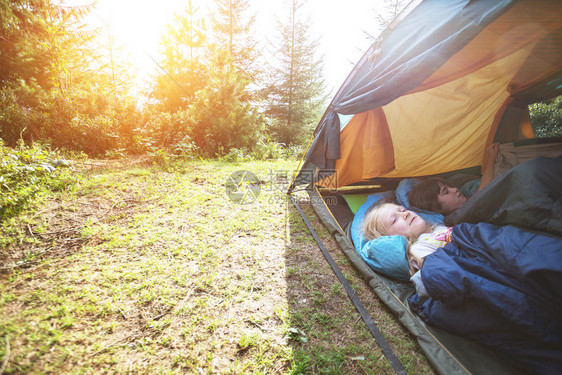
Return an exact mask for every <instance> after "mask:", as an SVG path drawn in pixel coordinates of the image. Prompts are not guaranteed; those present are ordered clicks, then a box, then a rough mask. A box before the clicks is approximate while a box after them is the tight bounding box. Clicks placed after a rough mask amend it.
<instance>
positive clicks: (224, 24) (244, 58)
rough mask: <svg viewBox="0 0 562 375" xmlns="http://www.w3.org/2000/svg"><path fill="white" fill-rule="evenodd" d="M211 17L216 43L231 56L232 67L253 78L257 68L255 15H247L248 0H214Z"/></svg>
mask: <svg viewBox="0 0 562 375" xmlns="http://www.w3.org/2000/svg"><path fill="white" fill-rule="evenodd" d="M215 5H216V10H215V13H214V14H213V15H211V19H212V22H213V31H214V32H215V33H214V36H215V39H216V43H217V45H218V46H219V47H220V48H223V49H225V50H226V51H228V53H229V54H230V56H231V60H232V64H233V67H235V68H236V69H237V70H238V71H239V72H241V73H242V74H243V75H245V76H247V77H250V78H251V79H253V77H255V75H256V74H255V73H256V69H257V64H256V61H257V58H258V53H257V44H258V43H257V41H256V40H255V39H254V37H253V35H252V27H253V25H254V21H255V16H253V15H248V14H247V12H248V9H249V3H248V0H215Z"/></svg>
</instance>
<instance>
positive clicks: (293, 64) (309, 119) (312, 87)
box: [265, 0, 326, 145]
mask: <svg viewBox="0 0 562 375" xmlns="http://www.w3.org/2000/svg"><path fill="white" fill-rule="evenodd" d="M289 1H290V2H289V4H288V10H289V12H288V17H287V20H286V22H285V23H284V24H283V23H281V22H280V23H279V26H280V39H281V40H280V43H279V48H278V49H277V50H276V51H275V52H274V55H273V56H275V58H276V59H277V60H276V61H275V65H274V66H273V67H272V68H271V72H270V73H271V74H270V76H271V78H272V79H271V81H270V82H269V83H268V85H267V87H266V89H265V95H266V96H267V98H268V104H267V109H266V115H267V116H268V117H269V118H270V119H271V125H270V130H271V132H272V135H273V138H274V140H275V141H277V142H280V143H283V144H285V145H289V144H298V143H302V142H303V136H304V134H305V133H307V130H308V129H309V128H311V127H312V126H314V124H315V123H316V121H317V120H318V117H319V111H320V110H321V108H322V106H323V104H324V102H325V100H326V95H325V81H324V78H323V71H322V69H323V64H322V61H321V60H320V59H318V58H317V57H316V51H317V49H318V45H319V42H318V41H316V40H312V39H311V32H310V26H309V25H310V17H305V15H304V14H303V13H304V9H303V7H304V5H305V3H306V0H289Z"/></svg>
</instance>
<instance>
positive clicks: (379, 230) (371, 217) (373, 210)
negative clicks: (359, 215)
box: [361, 201, 393, 241]
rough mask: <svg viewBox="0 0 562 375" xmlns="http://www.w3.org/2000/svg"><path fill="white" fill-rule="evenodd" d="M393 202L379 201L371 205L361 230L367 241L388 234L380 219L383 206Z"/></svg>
mask: <svg viewBox="0 0 562 375" xmlns="http://www.w3.org/2000/svg"><path fill="white" fill-rule="evenodd" d="M389 204H393V203H392V202H388V201H385V202H378V203H375V204H374V205H372V206H371V207H369V209H368V210H367V212H366V213H365V217H364V218H363V223H361V231H362V232H363V236H364V237H365V239H366V240H367V241H370V240H374V239H375V238H379V237H382V236H386V228H385V227H384V225H383V224H382V220H380V215H381V211H382V210H381V208H383V207H385V206H388V205H389Z"/></svg>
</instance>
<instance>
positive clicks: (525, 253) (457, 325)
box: [409, 223, 562, 374]
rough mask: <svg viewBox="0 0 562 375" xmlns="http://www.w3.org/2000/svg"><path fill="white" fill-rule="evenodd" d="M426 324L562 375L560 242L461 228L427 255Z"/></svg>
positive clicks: (422, 306)
mask: <svg viewBox="0 0 562 375" xmlns="http://www.w3.org/2000/svg"><path fill="white" fill-rule="evenodd" d="M421 275H422V279H423V282H424V285H425V287H426V289H427V292H428V294H429V295H430V296H431V297H430V298H429V299H426V300H422V299H420V297H419V296H418V295H417V294H416V295H414V296H413V297H411V298H410V301H409V302H410V306H411V307H412V309H413V310H414V311H416V313H417V314H418V315H419V316H420V317H421V318H422V319H423V320H424V321H426V322H427V323H429V324H432V325H435V326H438V327H440V328H442V329H445V330H447V331H450V332H453V333H456V334H460V335H463V336H465V337H468V338H471V339H474V340H476V341H478V342H480V343H482V344H485V345H489V346H492V347H494V348H496V349H498V350H499V351H500V353H502V354H504V355H506V360H508V361H516V362H518V363H519V364H523V365H524V366H526V368H527V370H528V371H531V372H532V373H540V374H543V373H544V374H551V373H552V374H554V373H557V374H561V373H562V240H561V239H560V238H559V237H556V236H550V235H544V234H538V233H533V232H529V231H525V230H522V229H520V228H517V227H513V226H504V227H498V226H495V225H493V224H487V223H478V224H468V223H462V224H459V225H457V226H455V227H454V228H453V237H452V241H451V242H450V243H449V244H447V245H446V246H445V247H443V248H439V249H438V250H437V251H435V252H434V253H432V254H430V255H428V256H427V257H425V261H424V264H423V268H422V270H421Z"/></svg>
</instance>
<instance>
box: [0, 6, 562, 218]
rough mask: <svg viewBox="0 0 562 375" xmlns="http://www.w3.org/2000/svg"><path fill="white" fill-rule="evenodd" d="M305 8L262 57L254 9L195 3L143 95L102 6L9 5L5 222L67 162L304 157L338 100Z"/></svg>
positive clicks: (5, 9) (174, 25) (0, 106)
mask: <svg viewBox="0 0 562 375" xmlns="http://www.w3.org/2000/svg"><path fill="white" fill-rule="evenodd" d="M305 3H306V1H304V0H291V1H288V2H286V4H285V5H286V14H284V15H280V16H279V19H278V25H277V28H278V30H277V31H278V33H277V38H276V39H275V40H272V41H270V45H269V46H263V45H261V44H260V42H258V39H257V37H256V31H255V29H254V28H253V24H254V21H255V18H254V15H252V14H251V13H250V11H249V9H250V8H249V3H248V0H236V1H227V0H216V1H214V2H213V7H211V8H210V9H211V13H210V14H206V15H205V17H204V16H203V14H201V11H200V9H199V8H198V7H197V6H195V5H194V4H193V3H192V1H191V0H189V1H187V2H186V6H185V8H184V9H183V11H181V12H178V13H176V15H175V17H174V19H173V20H172V22H171V23H169V24H168V26H167V32H166V33H165V34H164V35H163V36H162V39H161V43H160V44H161V52H162V58H161V59H160V60H159V61H156V60H154V72H153V74H152V75H151V79H150V82H148V84H147V85H146V86H145V87H143V88H142V90H139V89H138V87H134V86H133V82H134V81H135V77H134V76H133V74H134V72H133V71H132V70H131V69H130V67H129V66H128V64H127V62H126V61H125V60H123V59H122V58H121V57H120V54H119V48H120V46H119V44H118V43H117V42H116V41H115V40H114V39H113V38H112V35H111V33H109V34H108V33H107V30H104V29H103V28H101V29H91V28H88V27H86V26H87V19H88V18H87V17H88V16H91V15H92V14H93V13H94V12H95V6H96V4H95V2H94V3H91V4H89V5H81V6H70V5H65V3H64V2H61V3H56V2H52V1H38V0H23V1H21V0H1V2H0V4H1V10H2V12H1V18H0V22H1V30H0V50H1V51H2V53H1V54H0V139H1V140H2V143H3V145H2V147H3V148H2V153H1V157H2V164H1V167H0V168H1V171H0V172H1V174H0V179H2V180H1V181H2V186H3V191H4V192H5V193H4V194H2V198H1V199H2V204H1V207H2V215H4V214H5V213H6V212H8V211H10V210H11V209H12V208H13V207H17V206H18V205H19V203H17V202H20V201H22V202H23V201H25V200H26V199H27V198H26V197H27V196H28V195H30V196H31V195H33V193H32V191H33V190H34V189H35V187H33V186H34V184H33V183H31V184H27V183H23V181H27V182H30V181H31V180H30V179H29V178H28V177H29V176H35V177H36V178H38V179H42V178H46V179H51V178H54V177H52V176H51V177H48V176H47V175H49V174H50V173H51V172H52V171H53V170H54V169H55V168H57V167H58V166H60V165H62V166H64V165H65V162H64V159H65V157H63V156H62V153H64V154H65V155H66V156H67V157H71V156H70V155H75V156H76V155H78V156H79V155H82V156H83V157H90V158H116V157H125V156H132V155H149V156H151V157H154V158H156V159H159V160H170V159H178V158H179V159H187V160H191V159H200V158H202V159H209V158H211V159H213V158H219V159H221V160H226V161H229V160H230V161H236V160H244V159H256V160H266V159H270V158H274V159H275V158H286V157H296V158H298V157H299V156H300V155H302V153H303V152H304V148H305V146H306V144H307V141H308V140H309V138H310V136H311V134H312V131H313V129H314V128H315V126H316V124H317V122H318V120H319V118H320V116H321V115H322V113H323V110H324V109H325V107H326V105H327V103H328V100H329V94H330V93H329V92H328V90H327V85H326V81H325V78H324V71H323V61H322V58H321V57H319V56H318V55H319V51H318V44H319V41H318V40H315V39H314V38H313V36H312V34H311V30H310V15H309V14H307V13H306V12H305V11H304V10H303V9H304V8H303V5H304V4H305ZM405 3H406V2H405V1H388V2H387V10H388V13H387V14H385V16H386V21H385V17H383V16H381V15H379V14H377V15H376V16H377V20H376V21H377V22H378V23H379V24H381V25H382V26H384V24H385V22H386V23H388V20H389V19H392V18H393V17H394V16H395V15H396V14H398V12H399V11H400V9H401V8H402V7H403V6H404V5H405ZM371 38H372V37H371ZM265 47H267V48H268V50H270V53H269V55H268V56H269V57H268V58H266V57H265V54H264V53H263V50H264V48H265ZM561 108H562V100H561V98H556V99H554V100H552V101H550V102H547V103H536V104H533V105H532V106H531V116H532V121H533V124H534V127H535V132H536V133H537V134H538V135H539V136H542V137H549V136H559V135H560V123H561V122H562V109H561ZM27 148H29V149H27ZM18 152H21V154H18ZM57 152H58V153H59V155H58V156H57V155H55V154H53V153H57ZM32 155H35V156H32ZM37 155H40V156H37ZM47 160H51V164H45V163H47ZM53 163H54V164H53ZM55 180H56V178H55ZM10 207H12V208H10ZM2 215H0V216H2Z"/></svg>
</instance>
